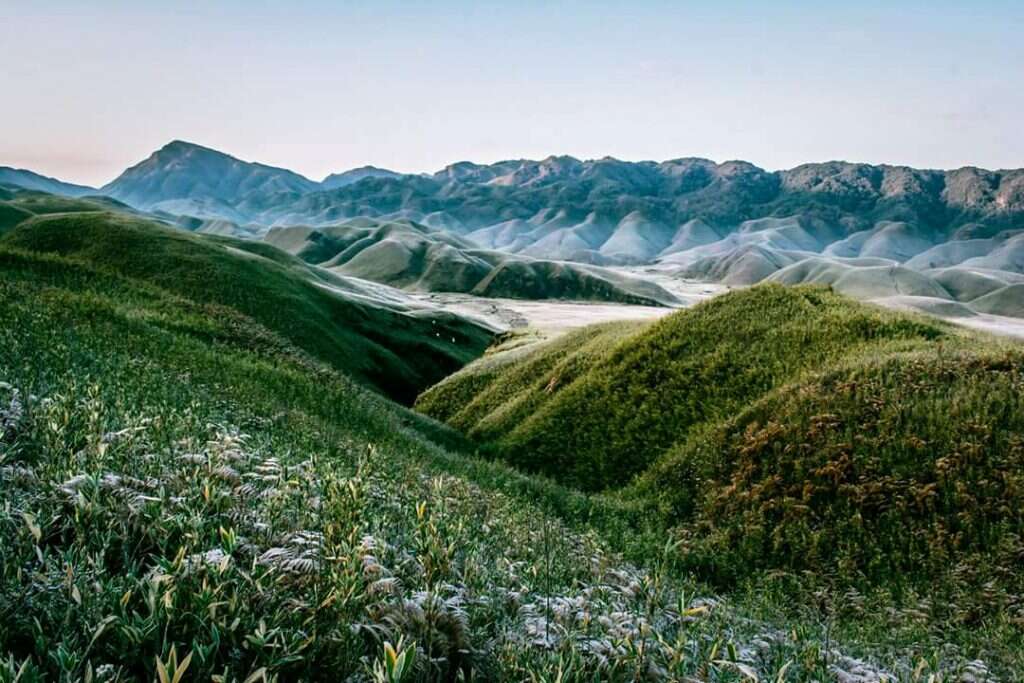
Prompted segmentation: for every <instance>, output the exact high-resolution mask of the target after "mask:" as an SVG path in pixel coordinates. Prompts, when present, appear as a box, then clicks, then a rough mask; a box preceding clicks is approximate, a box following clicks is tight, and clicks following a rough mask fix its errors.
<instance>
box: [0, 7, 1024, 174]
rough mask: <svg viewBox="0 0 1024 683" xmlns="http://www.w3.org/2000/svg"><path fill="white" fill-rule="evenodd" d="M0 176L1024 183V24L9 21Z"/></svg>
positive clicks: (427, 17)
mask: <svg viewBox="0 0 1024 683" xmlns="http://www.w3.org/2000/svg"><path fill="white" fill-rule="evenodd" d="M7 14H8V18H9V21H7V22H5V24H4V25H3V26H2V27H0V39H2V40H3V42H4V44H5V45H7V46H8V49H9V50H10V51H11V52H12V53H13V54H15V55H17V58H16V59H13V60H9V68H8V69H6V70H5V71H4V72H3V73H0V85H2V86H3V88H4V92H6V93H13V94H14V97H12V98H11V101H12V102H13V103H14V106H9V107H8V108H6V109H5V110H4V113H3V114H2V115H0V124H2V126H3V130H4V133H5V134H4V138H3V140H2V141H0V165H6V166H14V167H21V168H28V169H31V170H33V171H36V172H38V173H43V174H46V175H50V176H55V177H57V178H60V179H62V180H66V181H69V182H78V183H83V184H88V185H94V186H98V185H102V184H104V183H106V182H109V181H110V180H112V179H113V178H114V177H115V176H116V175H117V174H118V173H120V171H122V170H123V169H124V168H126V167H128V166H130V165H132V164H135V163H138V162H139V161H141V160H142V159H144V158H145V157H146V156H148V155H149V154H150V153H151V152H152V151H154V150H156V149H158V148H160V147H161V146H163V145H165V144H166V143H168V142H170V141H171V140H173V139H183V140H187V141H190V142H194V143H197V144H201V145H203V146H207V147H212V148H215V149H218V150H221V151H224V152H226V153H228V154H231V155H232V156H236V157H238V158H241V159H245V160H247V161H258V162H261V163H265V164H270V165H274V166H280V167H284V168H288V169H291V170H294V171H296V172H298V173H301V174H303V175H305V176H306V177H309V178H311V179H313V180H320V179H322V178H323V177H324V176H326V175H328V174H330V173H335V172H340V171H344V170H347V169H350V168H354V167H359V166H364V165H374V166H379V167H382V168H389V169H392V170H396V171H401V172H408V173H420V172H432V171H436V170H438V169H440V168H443V167H444V166H445V165H447V164H450V163H453V162H457V161H464V160H467V161H474V162H478V163H488V162H494V161H499V160H503V159H518V158H543V157H546V156H549V155H552V154H555V155H561V154H569V155H572V156H575V157H578V158H581V159H587V158H600V157H604V156H613V157H616V158H619V159H624V160H630V161H637V160H643V159H653V160H663V159H671V158H678V157H691V156H697V157H706V158H710V159H714V160H716V161H725V160H729V159H743V160H745V161H750V162H752V163H754V164H757V165H758V166H761V167H764V168H768V169H772V170H775V169H780V168H790V167H793V166H796V165H798V164H801V163H807V162H819V161H829V160H847V161H855V162H865V163H876V164H877V163H890V164H901V165H909V166H915V167H924V168H957V167H961V166H979V167H984V168H992V169H999V168H1016V167H1022V166H1024V136H1022V135H1020V132H1019V127H1020V126H1019V112H1020V111H1022V110H1024V89H1022V88H1020V87H1019V84H1020V83H1022V82H1024V41H1020V40H1019V36H1020V35H1021V34H1022V31H1024V6H1022V5H1021V4H1020V3H1012V2H1008V1H1004V0H985V1H984V2H978V3H973V4H971V5H970V6H967V5H966V4H965V3H954V2H932V3H924V2H904V3H901V6H900V7H895V8H894V7H887V6H885V5H884V4H883V3H880V2H864V3H860V4H859V5H858V6H857V7H856V8H851V7H828V8H822V7H820V6H818V5H815V4H812V3H810V2H803V1H800V2H796V1H792V2H784V3H773V5H772V6H771V7H764V6H761V5H759V4H755V3H745V2H726V3H717V4H716V5H715V6H714V7H711V6H705V4H704V3H684V4H682V3H663V2H641V3H637V4H635V5H633V6H629V7H625V6H622V5H618V4H614V3H607V2H593V3H565V4H561V5H559V6H557V7H555V6H549V5H544V4H540V3H532V2H528V3H524V4H520V5H517V6H516V7H503V6H490V5H481V4H472V5H471V4H466V3H458V2H443V3H436V4H431V5H428V4H425V3H418V2H414V3H402V4H398V3H394V2H379V3H373V4H372V5H370V4H352V5H347V6H344V7H342V6H335V5H334V4H332V3H328V2H322V1H318V2H305V3H301V6H286V5H283V4H275V3H253V4H248V3H247V4H243V3H240V2H225V3H220V4H219V5H217V6H216V7H206V6H203V5H201V4H198V3H180V4H179V5H178V6H177V7H175V8H167V7H162V6H157V5H155V4H153V3H122V2H111V1H106V2H98V3H95V4H93V5H92V6H91V7H89V8H88V9H83V8H81V7H77V6H75V5H74V4H72V3H70V2H60V1H59V2H51V3H48V6H47V7H46V8H45V9H44V8H39V7H33V6H31V5H29V4H28V3H21V2H16V3H14V4H13V7H11V8H10V9H9V10H8V13H7Z"/></svg>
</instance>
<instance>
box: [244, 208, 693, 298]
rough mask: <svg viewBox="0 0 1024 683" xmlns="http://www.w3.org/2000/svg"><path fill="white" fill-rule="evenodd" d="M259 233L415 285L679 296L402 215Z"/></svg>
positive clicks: (329, 262)
mask: <svg viewBox="0 0 1024 683" xmlns="http://www.w3.org/2000/svg"><path fill="white" fill-rule="evenodd" d="M263 239H264V241H266V242H268V243H269V244H273V245H274V246H276V247H279V248H280V249H283V250H285V251H287V252H289V253H292V254H295V255H296V256H298V257H299V258H301V259H302V260H303V261H306V262H307V263H311V264H316V265H319V266H321V267H323V268H327V269H329V270H332V271H334V272H336V273H339V274H342V275H350V276H353V277H359V278H363V279H366V280H372V281H374V282H381V283H383V284H386V285H391V286H393V287H401V288H403V289H408V290H413V291H426V292H461V293H471V294H475V295H478V296H484V297H499V298H511V299H534V300H544V299H569V300H578V301H602V302H616V303H627V304H638V305H647V306H670V305H673V304H677V303H678V300H677V299H676V297H674V296H673V295H672V294H670V293H669V292H667V291H666V290H665V289H663V288H662V287H661V286H660V285H658V284H655V283H653V282H649V281H646V280H643V279H640V278H635V277H628V276H625V275H622V274H620V273H616V272H614V271H611V270H608V269H606V268H599V267H596V266H589V265H584V264H579V263H566V262H556V261H545V260H543V259H535V258H530V257H526V256H517V255H512V254H507V253H503V252H500V251H494V250H489V249H480V248H478V247H477V246H476V245H474V244H473V243H471V242H469V241H467V240H465V239H463V238H461V237H458V236H457V235H454V234H452V233H450V232H448V231H446V230H442V229H438V228H429V227H427V226H424V225H420V224H418V223H413V222H411V221H407V220H397V221H380V220H374V219H370V218H360V219H354V220H350V221H345V222H343V223H341V224H339V225H334V226H329V227H322V228H306V227H287V228H273V229H272V230H270V232H268V233H267V234H266V236H265V237H264V238H263Z"/></svg>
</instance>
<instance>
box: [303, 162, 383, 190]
mask: <svg viewBox="0 0 1024 683" xmlns="http://www.w3.org/2000/svg"><path fill="white" fill-rule="evenodd" d="M401 175H402V174H401V173H396V172H395V171H390V170H388V169H386V168H378V167H377V166H360V167H359V168H352V169H349V170H347V171H342V172H341V173H332V174H331V175H329V176H327V177H326V178H324V179H323V182H321V183H320V186H321V188H322V189H324V190H334V189H337V188H339V187H345V186H346V185H352V184H353V183H358V182H359V181H360V180H363V179H364V178H398V177H400V176H401Z"/></svg>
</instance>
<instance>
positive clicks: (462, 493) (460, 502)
mask: <svg viewBox="0 0 1024 683" xmlns="http://www.w3.org/2000/svg"><path fill="white" fill-rule="evenodd" d="M166 244H167V243H165V242H160V241H157V242H153V243H150V247H151V248H155V247H156V246H157V245H166ZM263 250H265V253H264V256H265V257H267V258H284V257H282V255H281V254H280V252H277V251H276V250H272V249H270V248H269V247H263ZM99 256H100V255H97V257H96V258H93V259H91V260H88V261H87V260H86V259H84V258H81V257H80V256H75V257H66V256H58V255H55V254H41V253H31V252H25V251H20V250H12V249H10V248H9V247H8V246H4V245H2V244H0V348H2V349H3V351H4V352H3V353H2V354H0V548H3V552H2V553H0V679H2V680H18V681H20V682H21V683H36V682H38V681H44V680H93V681H127V680H154V679H157V680H159V679H160V675H161V670H162V669H165V670H167V678H169V679H170V678H173V677H174V676H175V675H176V674H183V675H182V677H181V680H221V681H244V680H249V681H263V680H266V681H274V680H281V681H284V680H314V681H315V680H325V681H326V680H331V681H335V680H353V681H360V680H388V679H387V678H385V677H386V675H387V672H386V669H387V667H388V666H389V664H390V665H392V666H393V665H394V662H393V661H392V660H389V659H388V656H387V652H388V651H387V649H386V648H385V643H390V644H391V645H394V646H396V647H397V649H398V651H399V652H400V653H402V652H405V653H408V654H407V655H406V659H405V660H404V661H406V662H409V661H410V659H411V664H410V665H409V667H408V670H407V671H406V672H405V674H404V675H403V676H400V677H398V679H400V680H404V681H426V680H446V679H451V678H453V677H457V676H458V675H459V672H460V671H461V672H462V673H461V675H462V676H463V677H471V678H473V679H474V680H515V681H520V680H540V679H542V677H544V676H547V675H548V674H550V673H552V672H555V673H556V674H558V675H560V676H561V678H562V680H569V681H575V680H580V681H583V680H588V681H589V680H609V681H635V680H638V679H646V680H685V679H687V678H690V679H696V680H708V681H716V682H721V683H737V682H738V681H741V680H746V678H747V676H746V674H745V673H744V672H745V671H751V672H754V673H756V674H757V675H759V676H760V677H762V678H763V679H767V680H775V679H776V678H780V679H782V680H789V681H812V680H829V679H830V678H837V677H840V676H850V675H854V672H856V675H868V676H874V677H875V678H876V679H878V678H881V677H882V676H891V677H894V678H900V679H906V680H913V676H914V672H915V671H916V672H918V673H921V672H923V675H925V676H927V675H930V674H932V673H935V674H940V675H942V676H944V677H948V678H953V679H955V678H956V677H958V676H960V675H961V674H973V675H975V676H976V677H978V672H979V671H980V672H982V674H984V673H985V672H987V671H989V670H990V669H991V670H992V671H993V672H995V673H996V674H1000V675H1005V674H1007V673H1008V672H1013V671H1015V670H1017V668H1018V667H1019V666H1020V665H1021V663H1022V662H1021V660H1020V656H1019V648H1015V647H1014V642H1015V641H1014V640H1013V639H1014V633H1015V631H1014V630H1013V629H1014V627H1013V625H1012V621H1011V620H1010V619H1009V618H1004V617H1000V618H998V619H993V620H990V621H986V622H985V623H984V624H983V628H977V627H974V626H972V627H971V628H963V629H958V630H951V631H944V630H943V629H941V628H937V627H936V626H935V624H936V623H944V622H941V621H933V620H942V619H946V618H948V613H949V612H950V611H951V610H950V608H949V605H948V604H946V603H942V604H936V605H935V606H934V608H929V607H928V606H927V605H928V603H927V600H926V599H925V597H924V596H914V595H910V596H909V597H906V598H904V602H903V603H902V604H900V605H894V604H893V603H892V602H891V601H888V600H887V601H885V602H883V603H882V604H883V605H885V606H886V609H887V610H888V611H883V610H882V609H880V608H876V607H875V605H876V604H877V603H874V602H872V601H869V600H866V599H861V600H859V601H858V602H856V603H853V604H852V605H851V606H850V608H849V610H848V611H844V612H843V613H842V614H845V615H847V616H845V617H843V618H842V619H841V620H837V621H832V619H833V617H832V616H827V617H826V616H823V615H825V614H829V615H831V614H839V612H835V613H833V612H828V613H824V612H819V611H818V609H817V608H816V607H814V603H813V601H808V602H806V603H805V602H803V601H801V600H800V599H794V595H807V594H806V593H794V592H793V590H792V588H785V587H784V584H781V583H779V582H778V581H776V580H774V579H773V580H771V581H770V582H769V584H768V585H767V586H765V587H763V589H762V587H761V586H758V587H756V590H752V592H751V595H753V596H755V597H754V598H748V597H746V596H745V594H743V593H739V594H737V595H735V596H734V597H731V598H729V599H727V600H709V599H702V598H699V597H697V596H699V595H706V593H703V592H698V591H704V590H706V589H704V588H700V587H699V586H696V585H694V584H693V583H692V581H691V580H690V579H689V578H687V576H686V573H685V572H686V569H687V568H686V567H685V566H684V565H683V564H682V563H681V561H680V560H681V559H682V558H683V556H681V555H680V554H679V553H678V552H677V551H678V545H677V542H676V540H675V539H673V538H672V536H670V535H668V534H666V532H665V530H664V529H663V528H661V526H660V525H659V524H653V523H652V522H653V521H654V520H653V516H652V515H650V514H648V513H647V511H642V512H644V513H645V514H644V515H643V516H642V517H641V516H638V515H637V514H636V511H635V510H634V508H633V507H631V506H625V505H621V504H619V503H616V502H615V501H612V500H608V499H595V498H590V497H587V496H584V495H581V494H579V493H577V492H573V491H571V490H568V489H564V488H561V487H559V486H557V485H556V484H553V483H552V482H550V481H544V480H539V479H534V478H530V477H526V476H523V475H522V474H519V473H516V472H515V471H513V470H511V469H510V468H508V467H505V466H502V465H499V464H491V463H486V462H482V461H478V460H475V459H472V458H469V457H465V456H462V455H459V454H458V453H457V452H456V450H455V449H456V448H457V447H458V446H459V443H460V440H459V439H458V438H456V436H455V435H454V434H452V433H450V432H448V431H446V430H444V429H442V428H440V427H439V426H438V425H437V424H436V423H432V422H429V421H426V420H424V419H423V418H422V417H418V416H416V415H415V414H413V413H410V412H408V411H406V410H405V409H403V408H401V407H400V406H397V405H396V404H394V403H392V402H389V401H387V400H385V399H384V398H382V397H381V396H379V395H378V394H376V393H374V392H371V391H368V390H367V389H365V388H364V387H363V386H362V385H361V384H360V383H358V382H355V381H353V380H352V379H350V378H349V376H348V373H347V371H345V370H343V369H338V368H334V367H332V366H331V365H330V364H328V363H321V362H314V361H311V359H310V355H309V353H308V351H306V350H304V349H302V348H300V347H299V346H297V345H296V344H295V343H293V342H292V341H291V340H289V339H288V338H286V337H284V336H282V335H279V334H277V333H275V332H273V331H271V330H270V329H268V328H267V327H266V326H264V325H263V324H262V323H261V322H260V321H258V320H257V319H255V318H253V317H250V316H247V315H245V314H244V313H242V312H240V311H238V310H236V309H233V308H231V307H228V306H221V305H213V304H210V303H205V302H202V301H194V300H191V299H189V298H186V297H184V296H182V295H181V294H180V293H176V292H175V291H173V288H171V287H164V286H162V285H159V284H156V283H154V282H152V281H147V280H142V279H138V278H133V277H127V276H126V275H123V274H120V273H117V272H115V271H114V270H113V269H111V268H109V267H100V266H97V265H96V264H95V263H94V261H102V259H100V258H99ZM150 257H151V258H156V256H155V254H150ZM284 260H285V261H287V258H284ZM635 331H636V330H633V329H631V328H630V327H629V326H628V325H623V326H619V327H618V328H616V327H615V326H607V327H605V328H602V329H601V330H599V331H598V332H597V333H595V334H593V338H592V339H591V340H590V341H591V343H592V347H591V351H592V352H593V353H600V347H601V346H602V344H614V343H616V340H617V339H620V338H621V339H625V338H627V337H628V336H629V335H631V334H633V333H634V332H635ZM622 335H625V336H622ZM602 338H603V339H602ZM566 351H567V352H571V350H569V349H566ZM622 551H624V552H627V553H628V556H629V557H630V558H631V559H632V562H627V561H625V560H624V559H623V557H622V556H621V555H620V552H622ZM986 599H987V598H986ZM784 610H785V611H784ZM954 611H955V610H954ZM921 614H927V615H928V616H927V618H926V619H925V620H924V621H922V617H921V616H920V615H921ZM878 615H883V616H881V617H880V616H878ZM826 618H827V619H829V620H830V621H827V622H826V621H825V619H826ZM880 634H884V638H880ZM931 653H935V654H934V655H933V654H931ZM923 654H928V660H927V661H926V662H924V663H923V664H922V663H921V661H920V660H921V657H922V655H923ZM978 658H982V659H984V662H978V661H975V660H977V659H978ZM558 672H560V674H559V673H558ZM780 672H784V674H782V673H780ZM390 680H396V679H395V678H392V679H390Z"/></svg>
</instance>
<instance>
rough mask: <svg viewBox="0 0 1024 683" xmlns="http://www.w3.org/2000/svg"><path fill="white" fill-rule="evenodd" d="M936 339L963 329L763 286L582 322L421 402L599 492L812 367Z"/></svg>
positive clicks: (493, 443) (493, 444)
mask: <svg viewBox="0 0 1024 683" xmlns="http://www.w3.org/2000/svg"><path fill="white" fill-rule="evenodd" d="M631 332H632V334H631ZM940 340H949V342H950V343H955V340H956V335H955V334H954V333H952V332H950V328H949V327H948V326H945V325H942V324H940V323H937V322H935V323H933V322H931V321H926V320H924V319H914V318H908V317H906V316H900V315H897V314H892V313H888V312H885V311H881V310H876V309H874V308H870V307H866V306H862V305H859V304H856V303H854V302H852V301H850V300H849V299H846V298H844V297H841V296H839V295H836V294H831V293H829V292H827V291H825V290H821V289H810V288H804V289H787V288H783V287H780V286H776V287H761V288H757V289H755V290H750V291H744V292H737V293H733V294H729V295H726V296H723V297H718V298H716V299H715V300H713V301H711V302H709V303H707V304H705V305H702V306H698V307H696V308H695V309H692V310H690V311H686V312H683V313H680V314H676V315H673V316H669V317H667V318H665V319H663V320H661V321H659V322H657V323H653V324H647V325H643V324H634V325H632V326H631V327H625V326H619V327H613V328H610V329H609V328H595V329H587V330H583V331H581V332H577V333H576V334H575V336H572V337H570V338H568V339H566V340H563V341H561V342H556V343H554V344H551V345H549V346H546V347H543V348H541V349H537V350H535V351H533V352H532V353H531V354H529V355H527V356H526V357H524V358H523V359H522V360H520V361H519V362H517V363H515V364H514V365H513V366H511V367H503V368H497V367H496V366H495V363H494V361H487V362H483V363H480V364H478V365H474V366H472V367H471V368H467V369H466V370H465V371H463V372H461V373H459V374H457V375H454V376H452V377H450V378H448V379H447V380H445V381H444V382H442V383H441V384H439V385H438V386H437V387H435V388H432V389H431V390H430V391H428V392H426V393H425V394H424V395H423V396H421V397H420V399H419V400H418V403H417V406H418V408H419V409H420V410H422V411H423V412H425V413H426V414H428V415H431V416H434V417H437V418H439V419H443V420H445V421H446V422H448V423H449V424H451V425H452V426H454V427H456V428H459V429H461V430H463V431H465V432H467V433H468V434H469V435H470V436H473V437H476V438H478V440H480V441H482V442H485V443H487V445H488V446H489V447H490V448H491V449H493V450H495V451H496V452H497V453H498V454H499V455H501V456H502V457H504V458H506V459H507V460H509V461H510V462H513V463H514V464H516V465H518V466H521V467H523V468H525V469H528V470H532V471H538V472H542V473H545V474H549V475H551V476H555V477H557V478H558V479H559V480H561V481H564V482H565V483H567V484H570V485H573V486H577V487H580V488H583V489H585V490H590V491H600V490H605V489H609V488H618V487H621V486H622V485H624V484H626V483H628V482H629V481H630V480H631V479H632V478H633V477H635V476H636V475H638V474H640V473H641V472H643V471H644V470H646V469H647V468H648V467H650V466H651V464H653V463H654V462H655V461H657V460H658V459H659V457H661V455H662V454H664V453H665V452H666V451H667V450H668V449H670V448H671V447H672V446H673V445H675V444H677V443H679V442H681V441H682V440H683V439H684V438H685V436H686V434H687V433H688V432H689V431H691V430H698V429H699V428H700V427H701V426H702V425H705V424H708V423H712V422H715V421H717V420H720V419H723V418H724V417H726V416H728V415H731V414H733V413H735V412H736V411H737V410H740V409H742V408H743V407H745V406H746V405H748V404H749V403H750V402H752V401H754V400H756V399H757V398H759V397H761V396H763V395H765V394H767V393H769V392H771V391H772V390H774V389H776V388H778V387H781V386H783V385H785V384H787V383H790V382H793V381H796V380H798V379H799V378H800V377H801V376H802V375H803V374H805V373H807V372H809V371H811V370H814V369H817V368H822V367H828V366H829V365H830V364H832V363H836V362H839V361H842V360H844V359H849V358H854V357H859V356H865V355H870V354H873V353H888V352H895V351H900V350H910V349H915V348H922V347H925V346H929V345H932V344H935V343H938V342H939V341H940ZM438 406H440V407H438Z"/></svg>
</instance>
